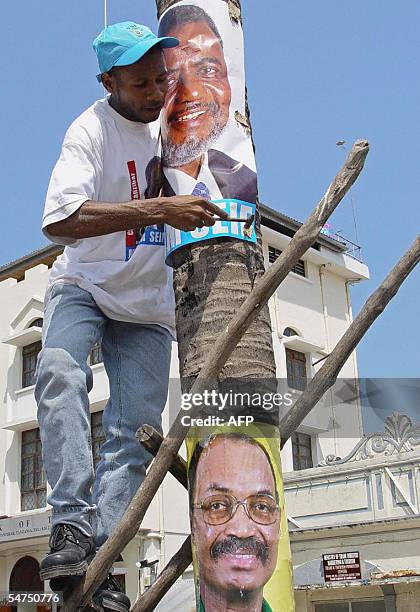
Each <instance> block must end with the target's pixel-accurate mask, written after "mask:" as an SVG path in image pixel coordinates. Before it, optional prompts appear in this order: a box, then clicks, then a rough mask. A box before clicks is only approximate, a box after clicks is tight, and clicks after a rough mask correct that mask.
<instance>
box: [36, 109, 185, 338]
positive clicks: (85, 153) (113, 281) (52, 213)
mask: <svg viewBox="0 0 420 612" xmlns="http://www.w3.org/2000/svg"><path fill="white" fill-rule="evenodd" d="M159 125H160V123H159V120H158V121H155V122H153V123H148V124H144V123H138V122H135V121H129V120H128V119H125V118H124V117H122V116H121V115H119V114H118V113H117V112H116V111H115V110H114V109H113V108H112V107H111V106H110V105H109V104H108V100H107V98H105V99H103V100H99V101H97V102H95V103H94V104H93V105H92V106H91V107H90V108H88V109H87V110H86V111H85V112H84V113H82V115H80V117H78V118H77V119H76V121H74V123H73V124H72V125H71V126H70V128H69V129H68V131H67V133H66V135H65V138H64V142H63V147H62V151H61V155H60V158H59V160H58V161H57V164H56V166H55V168H54V170H53V173H52V176H51V180H50V184H49V188H48V193H47V198H46V202H45V210H44V217H43V223H42V229H43V231H44V233H45V234H46V236H47V237H48V238H49V239H50V240H52V241H54V242H57V243H58V244H64V245H66V248H65V249H64V253H63V254H62V255H61V256H60V257H58V259H57V260H56V261H55V263H54V265H53V268H52V270H51V274H50V280H49V284H50V285H51V284H54V283H57V282H63V283H69V284H76V285H78V286H79V287H81V288H82V289H85V290H86V291H89V293H90V294H91V295H92V297H93V298H94V300H95V302H96V303H97V305H98V306H99V308H100V309H101V310H102V311H103V312H104V313H105V315H107V316H108V317H109V318H111V319H116V320H118V321H128V322H134V323H143V324H158V325H161V326H162V327H165V328H166V329H168V330H169V331H170V332H171V333H172V334H174V328H175V323H174V312H175V306H174V297H173V289H172V271H171V269H170V268H169V267H167V266H166V265H165V263H164V259H165V254H164V251H165V247H164V236H163V226H159V227H158V226H151V227H149V228H147V229H146V231H145V233H144V235H143V237H142V238H141V240H140V242H139V241H138V240H139V237H137V238H136V232H135V231H134V232H124V231H123V232H115V233H113V234H108V235H106V236H98V237H93V238H83V239H80V240H74V239H71V238H59V237H56V236H51V235H49V234H48V231H47V230H46V229H45V228H46V227H47V226H48V225H50V224H51V223H55V222H57V221H61V220H63V219H66V218H67V217H69V216H70V215H72V214H73V213H74V212H75V211H76V210H77V209H78V208H80V206H82V204H83V203H84V202H86V201H87V200H94V201H99V202H113V203H115V202H128V201H130V200H133V199H139V198H143V197H144V192H145V190H146V187H147V184H146V174H145V171H146V167H147V164H148V162H149V161H150V160H151V159H152V158H153V156H155V155H158V154H159Z"/></svg>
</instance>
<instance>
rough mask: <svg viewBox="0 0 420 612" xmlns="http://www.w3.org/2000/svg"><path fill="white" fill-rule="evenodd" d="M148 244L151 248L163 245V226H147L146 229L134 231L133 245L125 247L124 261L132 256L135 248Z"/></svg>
mask: <svg viewBox="0 0 420 612" xmlns="http://www.w3.org/2000/svg"><path fill="white" fill-rule="evenodd" d="M145 244H150V245H152V246H162V247H163V246H164V245H165V226H164V225H163V224H162V225H149V226H148V227H146V228H144V227H142V228H140V229H138V230H137V231H136V239H135V245H134V244H131V245H129V246H127V247H126V250H125V260H126V261H128V260H129V259H130V258H131V257H132V256H133V254H134V251H135V250H136V248H137V247H139V246H143V245H145Z"/></svg>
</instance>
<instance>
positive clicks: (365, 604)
mask: <svg viewBox="0 0 420 612" xmlns="http://www.w3.org/2000/svg"><path fill="white" fill-rule="evenodd" d="M315 612H386V608H385V602H384V601H383V600H382V599H374V600H373V599H371V600H367V601H348V602H347V601H346V602H344V601H337V602H330V603H322V604H321V603H320V604H315Z"/></svg>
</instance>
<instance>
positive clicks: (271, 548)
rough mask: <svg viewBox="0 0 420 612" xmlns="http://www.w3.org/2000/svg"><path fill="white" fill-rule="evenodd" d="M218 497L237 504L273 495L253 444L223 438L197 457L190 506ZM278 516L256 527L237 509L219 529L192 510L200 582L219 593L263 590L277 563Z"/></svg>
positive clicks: (264, 464) (270, 477) (264, 463)
mask: <svg viewBox="0 0 420 612" xmlns="http://www.w3.org/2000/svg"><path fill="white" fill-rule="evenodd" d="M218 493H229V494H230V495H233V496H234V497H235V498H236V499H237V500H239V501H242V500H244V499H246V498H247V497H248V496H249V495H257V494H261V495H262V494H265V495H267V494H270V495H272V496H273V497H275V482H274V477H273V473H272V471H271V467H270V465H269V463H268V460H267V457H266V456H265V454H264V452H263V451H262V450H261V449H260V448H259V447H258V446H257V445H255V444H250V443H247V442H246V441H243V440H232V439H230V440H229V439H228V438H223V437H221V439H219V440H217V438H216V440H214V441H213V442H212V443H211V444H210V445H209V446H208V447H207V448H206V449H205V450H204V451H203V453H202V455H201V457H200V459H199V462H198V465H197V472H196V479H195V487H194V504H201V503H202V502H203V500H204V499H205V498H206V497H208V496H210V495H215V494H218ZM279 521H280V517H279V513H278V512H277V515H276V520H275V522H274V523H273V524H271V525H260V524H258V523H255V522H254V521H253V520H252V519H251V518H249V517H248V516H247V514H246V512H245V508H244V507H243V506H238V508H237V509H236V512H235V514H234V515H233V516H232V518H231V519H230V520H229V521H228V522H226V523H224V524H222V525H208V524H207V523H205V521H204V518H203V511H202V510H201V509H197V508H196V509H194V514H193V535H194V542H195V547H196V553H197V559H198V563H199V572H200V584H203V583H204V585H203V586H204V589H205V588H206V587H207V588H210V589H211V590H212V591H214V592H218V593H225V594H229V593H231V594H232V593H234V592H238V591H242V593H245V594H246V592H249V591H255V590H262V588H263V586H264V585H265V584H266V582H268V580H269V579H270V577H271V576H272V574H273V572H274V570H275V567H276V563H277V549H278V538H279V528H280V527H279V524H280V523H279Z"/></svg>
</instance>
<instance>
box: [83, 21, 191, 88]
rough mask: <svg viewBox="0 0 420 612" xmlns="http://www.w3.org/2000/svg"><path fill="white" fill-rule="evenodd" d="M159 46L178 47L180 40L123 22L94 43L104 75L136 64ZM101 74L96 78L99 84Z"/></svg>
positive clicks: (137, 24)
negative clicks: (112, 70)
mask: <svg viewBox="0 0 420 612" xmlns="http://www.w3.org/2000/svg"><path fill="white" fill-rule="evenodd" d="M158 44H160V45H161V47H176V46H177V45H179V40H178V39H177V38H173V37H172V36H164V37H162V38H159V37H158V36H156V35H155V34H153V32H152V31H151V30H150V29H149V28H148V27H147V26H144V25H140V24H139V23H134V21H123V22H121V23H114V24H113V25H110V26H108V27H106V28H105V29H104V30H102V32H101V33H100V34H99V36H97V37H96V38H95V40H94V41H93V48H94V50H95V53H96V56H97V58H98V64H99V70H100V71H101V74H102V73H103V72H109V71H110V70H111V68H113V67H114V66H129V65H130V64H134V63H135V62H137V61H138V60H139V59H140V58H141V57H143V55H145V54H146V53H147V52H148V51H149V50H150V49H151V48H152V47H154V46H155V45H158ZM101 74H98V75H97V77H96V78H97V79H98V81H99V82H101Z"/></svg>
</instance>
